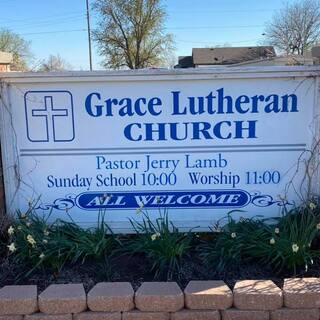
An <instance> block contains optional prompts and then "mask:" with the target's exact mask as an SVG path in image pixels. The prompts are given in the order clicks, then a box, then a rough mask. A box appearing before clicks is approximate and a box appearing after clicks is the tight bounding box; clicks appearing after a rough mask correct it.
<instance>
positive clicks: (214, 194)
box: [0, 67, 319, 232]
mask: <svg viewBox="0 0 320 320" xmlns="http://www.w3.org/2000/svg"><path fill="white" fill-rule="evenodd" d="M317 74H319V69H316V68H306V67H302V68H290V67H286V68H272V69H270V68H267V69H266V68H254V69H252V68H251V69H250V68H246V69H233V70H232V69H221V70H219V69H218V70H217V71H215V70H195V69H192V70H178V71H157V70H152V71H140V72H128V71H125V72H118V73H117V72H111V73H104V72H102V73H99V72H94V73H85V72H84V73H64V74H53V75H49V74H43V75H39V74H23V73H21V74H12V75H10V74H9V75H8V74H3V76H2V77H1V75H0V79H1V100H0V107H1V131H2V134H1V138H2V142H1V143H2V154H3V164H4V175H5V191H6V200H7V208H8V210H9V211H11V212H14V211H15V210H16V209H20V210H26V209H27V208H28V202H30V200H32V201H34V200H35V199H38V198H39V199H40V200H39V202H38V204H37V206H36V210H37V212H39V214H40V213H41V214H42V213H46V212H51V211H52V213H51V219H56V218H62V219H69V216H71V217H72V219H73V220H74V221H76V222H78V223H79V224H82V225H86V226H92V225H95V223H96V221H97V217H98V214H99V211H100V212H101V211H104V210H105V211H106V219H107V221H108V223H109V224H110V226H111V227H112V228H113V229H114V231H116V232H117V231H118V232H123V231H129V229H130V223H129V220H128V218H134V219H139V216H138V215H137V208H139V207H140V206H142V205H143V206H144V209H143V210H146V211H148V212H149V214H150V216H151V217H155V216H156V215H157V214H158V210H159V208H162V209H168V212H169V215H170V218H171V219H172V220H173V221H174V223H175V224H176V225H177V226H178V227H181V228H186V229H188V228H190V227H198V226H199V227H200V229H198V230H205V229H208V227H210V226H212V224H213V223H215V222H216V221H217V220H219V219H221V218H222V217H224V216H226V214H227V213H228V212H230V211H231V210H236V209H239V210H241V211H242V212H241V214H240V213H237V212H235V213H234V216H235V217H238V216H240V215H241V216H245V217H252V216H256V215H262V216H264V217H272V216H276V215H278V214H279V212H280V210H281V206H282V205H283V203H284V202H288V203H289V205H292V204H293V203H298V201H299V196H298V195H297V193H296V192H295V190H294V188H291V189H290V188H289V189H288V188H287V186H288V183H289V182H290V181H293V182H294V183H295V184H296V185H299V183H301V181H302V175H303V171H301V172H300V171H298V172H296V171H297V164H298V159H299V157H301V156H303V154H304V152H305V151H306V150H310V149H311V147H312V142H313V139H314V136H315V130H317V129H316V128H317V126H316V124H315V119H316V116H317V113H318V108H317V104H318V100H317V99H318V88H317V86H318V79H317V77H316V75H317ZM293 177H294V180H292V179H293ZM284 198H285V199H286V200H285V201H284V200H283V199H284ZM138 211H139V210H138Z"/></svg>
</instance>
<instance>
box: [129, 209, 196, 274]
mask: <svg viewBox="0 0 320 320" xmlns="http://www.w3.org/2000/svg"><path fill="white" fill-rule="evenodd" d="M141 214H142V222H138V221H135V220H132V221H131V224H132V226H133V228H134V230H135V231H136V233H137V236H135V237H133V238H132V239H130V240H129V241H128V243H127V244H126V245H125V252H126V253H127V254H143V255H145V256H146V258H147V260H148V261H149V262H150V264H151V267H150V269H151V271H152V272H153V274H154V277H155V278H162V277H164V278H166V279H167V280H169V279H172V277H173V276H174V275H178V276H179V274H180V270H181V261H182V258H183V257H185V256H187V255H188V253H189V252H190V247H191V241H192V234H191V232H188V233H180V232H179V230H178V228H176V227H175V226H174V224H173V223H172V222H170V221H169V218H168V213H167V211H165V212H164V213H161V211H160V217H159V218H157V219H156V220H155V221H152V220H151V219H150V217H149V215H148V214H147V213H145V212H142V213H141Z"/></svg>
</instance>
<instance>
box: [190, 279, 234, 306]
mask: <svg viewBox="0 0 320 320" xmlns="http://www.w3.org/2000/svg"><path fill="white" fill-rule="evenodd" d="M184 296H185V305H186V308H188V309H196V310H207V309H210V310H224V309H227V308H230V307H231V306H232V302H233V295H232V291H231V290H230V288H229V287H228V286H227V285H226V284H225V283H224V282H223V281H190V282H189V284H188V285H187V287H186V288H185V290H184Z"/></svg>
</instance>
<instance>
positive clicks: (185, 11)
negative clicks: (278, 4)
mask: <svg viewBox="0 0 320 320" xmlns="http://www.w3.org/2000/svg"><path fill="white" fill-rule="evenodd" d="M275 10H277V9H254V10H251V9H250V10H206V11H192V10H179V11H170V12H169V13H171V12H172V13H174V14H177V13H179V14H180V13H181V14H184V13H191V14H194V13H210V14H212V13H218V14H220V13H252V12H266V11H275Z"/></svg>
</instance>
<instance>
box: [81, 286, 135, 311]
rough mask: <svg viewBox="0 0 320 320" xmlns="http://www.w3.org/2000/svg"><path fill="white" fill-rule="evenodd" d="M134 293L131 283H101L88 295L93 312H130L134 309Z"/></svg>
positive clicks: (89, 306) (89, 305)
mask: <svg viewBox="0 0 320 320" xmlns="http://www.w3.org/2000/svg"><path fill="white" fill-rule="evenodd" d="M133 297H134V291H133V289H132V286H131V284H130V283H129V282H101V283H98V284H96V285H95V286H94V287H93V288H92V289H91V290H90V291H89V293H88V296H87V300H88V308H89V309H90V310H92V311H108V312H112V311H129V310H132V309H133V308H134V303H133Z"/></svg>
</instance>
